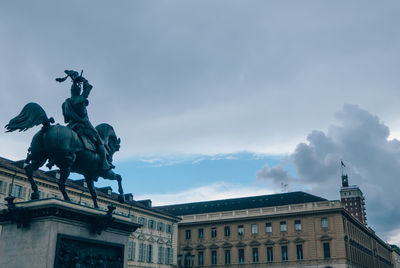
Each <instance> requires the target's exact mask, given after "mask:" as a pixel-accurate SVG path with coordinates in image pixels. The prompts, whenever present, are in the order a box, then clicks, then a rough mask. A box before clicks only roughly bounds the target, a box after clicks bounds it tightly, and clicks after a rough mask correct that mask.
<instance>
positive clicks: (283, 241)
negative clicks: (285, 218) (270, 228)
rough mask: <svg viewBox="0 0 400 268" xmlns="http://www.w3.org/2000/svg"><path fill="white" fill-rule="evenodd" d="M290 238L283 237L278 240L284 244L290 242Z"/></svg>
mask: <svg viewBox="0 0 400 268" xmlns="http://www.w3.org/2000/svg"><path fill="white" fill-rule="evenodd" d="M289 242H290V241H289V240H288V239H286V238H284V237H283V238H281V239H279V241H278V243H279V244H280V245H284V244H289Z"/></svg>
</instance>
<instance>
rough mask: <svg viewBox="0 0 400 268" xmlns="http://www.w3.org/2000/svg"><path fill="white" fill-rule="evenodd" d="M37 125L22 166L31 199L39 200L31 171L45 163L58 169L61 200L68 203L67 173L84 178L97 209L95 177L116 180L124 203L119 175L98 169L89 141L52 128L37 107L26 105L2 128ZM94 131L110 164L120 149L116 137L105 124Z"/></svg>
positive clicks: (67, 130)
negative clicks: (27, 181)
mask: <svg viewBox="0 0 400 268" xmlns="http://www.w3.org/2000/svg"><path fill="white" fill-rule="evenodd" d="M40 124H42V125H43V126H42V129H41V130H40V131H39V132H38V133H36V134H35V136H34V137H33V139H32V142H31V146H30V148H29V149H28V156H27V158H26V160H25V165H24V169H25V171H26V174H27V177H28V180H29V182H30V183H31V187H32V194H31V199H38V198H39V190H38V187H37V185H36V183H35V181H34V179H33V172H34V171H36V170H38V169H39V168H40V167H41V166H43V165H44V164H45V163H46V162H47V161H48V164H47V166H48V167H49V168H51V167H52V166H53V165H56V166H57V167H58V168H59V169H60V171H59V172H60V178H59V181H58V185H59V189H60V191H61V193H62V195H63V197H64V199H65V200H67V201H69V200H70V198H69V197H68V194H67V192H66V189H65V182H66V180H67V178H68V176H69V175H70V172H75V173H79V174H82V175H83V176H84V177H85V180H86V183H87V187H88V188H89V192H90V194H91V196H92V199H93V205H94V207H95V208H98V204H97V194H96V190H95V188H94V182H95V181H97V180H98V178H99V177H102V178H104V179H110V180H116V181H117V182H118V192H119V196H118V200H119V201H120V202H123V201H124V192H123V189H122V185H121V180H122V179H121V176H120V175H118V174H115V173H114V172H113V171H112V169H111V168H110V169H108V170H104V169H102V168H101V161H102V160H101V156H100V155H99V153H98V152H97V150H96V146H95V145H93V143H91V142H90V140H89V139H85V138H84V137H82V136H79V135H78V134H77V133H76V132H75V131H74V130H73V129H71V128H69V127H66V126H62V125H59V124H56V125H54V119H53V118H48V117H47V115H46V112H45V111H44V110H43V108H42V107H41V106H40V105H39V104H37V103H28V104H27V105H25V107H24V108H23V109H22V111H21V113H20V114H19V115H18V116H16V117H15V118H13V119H11V120H10V122H9V123H8V124H7V125H6V129H7V132H12V131H15V130H19V131H26V130H27V129H29V128H32V127H34V126H37V125H40ZM96 130H97V132H98V134H99V136H100V137H101V139H102V141H103V142H104V147H105V148H106V153H107V159H108V161H109V162H110V163H111V162H112V156H113V154H114V153H115V152H116V151H118V150H119V148H120V141H121V140H120V139H119V138H117V136H116V134H115V132H114V129H113V127H112V126H110V125H108V124H100V125H98V126H97V127H96Z"/></svg>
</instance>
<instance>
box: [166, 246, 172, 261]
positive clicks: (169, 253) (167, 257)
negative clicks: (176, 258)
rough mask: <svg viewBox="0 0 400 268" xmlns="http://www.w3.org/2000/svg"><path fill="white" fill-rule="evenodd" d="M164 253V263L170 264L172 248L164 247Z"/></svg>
mask: <svg viewBox="0 0 400 268" xmlns="http://www.w3.org/2000/svg"><path fill="white" fill-rule="evenodd" d="M166 250H167V251H166V253H165V264H172V256H173V255H174V250H173V249H172V248H166Z"/></svg>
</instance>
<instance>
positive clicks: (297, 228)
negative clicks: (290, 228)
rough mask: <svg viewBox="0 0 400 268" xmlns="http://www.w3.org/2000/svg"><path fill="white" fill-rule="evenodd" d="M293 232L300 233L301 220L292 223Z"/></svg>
mask: <svg viewBox="0 0 400 268" xmlns="http://www.w3.org/2000/svg"><path fill="white" fill-rule="evenodd" d="M294 230H295V231H301V220H295V221H294Z"/></svg>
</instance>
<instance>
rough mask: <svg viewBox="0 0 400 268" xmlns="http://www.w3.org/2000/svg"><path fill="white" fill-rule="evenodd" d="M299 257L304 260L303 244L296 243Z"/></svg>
mask: <svg viewBox="0 0 400 268" xmlns="http://www.w3.org/2000/svg"><path fill="white" fill-rule="evenodd" d="M296 252H297V259H298V260H302V259H303V258H304V256H303V245H296Z"/></svg>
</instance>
